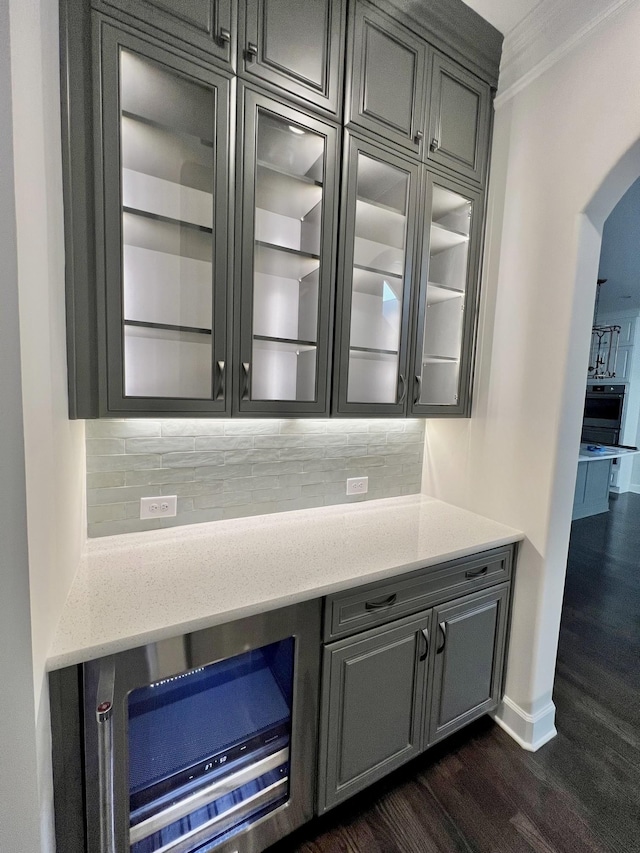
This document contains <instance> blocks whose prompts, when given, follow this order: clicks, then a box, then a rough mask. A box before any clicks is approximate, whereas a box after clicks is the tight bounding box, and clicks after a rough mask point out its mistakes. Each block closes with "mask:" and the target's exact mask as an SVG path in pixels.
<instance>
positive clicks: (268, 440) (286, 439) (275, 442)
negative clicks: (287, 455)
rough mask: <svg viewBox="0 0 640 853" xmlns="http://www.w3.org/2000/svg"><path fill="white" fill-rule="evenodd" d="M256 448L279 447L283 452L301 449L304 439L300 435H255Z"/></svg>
mask: <svg viewBox="0 0 640 853" xmlns="http://www.w3.org/2000/svg"><path fill="white" fill-rule="evenodd" d="M254 440H255V445H256V447H279V448H282V449H283V451H286V450H288V449H289V448H290V447H302V445H303V444H304V437H303V436H301V435H257V436H256V437H255V439H254Z"/></svg>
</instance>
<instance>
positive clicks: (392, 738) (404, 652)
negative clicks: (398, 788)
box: [318, 614, 430, 812]
mask: <svg viewBox="0 0 640 853" xmlns="http://www.w3.org/2000/svg"><path fill="white" fill-rule="evenodd" d="M429 626H430V614H427V615H424V614H423V615H421V616H420V617H419V618H415V617H414V618H412V619H408V620H402V624H398V623H396V625H395V627H393V628H386V629H375V630H374V631H368V632H367V633H366V634H363V635H360V637H358V638H356V639H354V638H351V639H349V640H343V641H340V642H338V643H334V644H332V645H331V646H328V647H327V648H326V649H325V656H324V670H323V673H324V674H323V695H322V717H321V736H320V785H319V804H318V811H319V812H323V811H326V810H327V809H329V808H331V807H332V806H335V805H337V804H338V803H340V802H342V801H343V800H346V799H347V798H348V797H350V796H351V795H352V794H355V793H356V792H357V791H360V790H362V789H363V788H366V787H367V786H368V785H370V784H371V783H372V782H374V781H376V780H377V779H380V778H381V777H382V776H385V775H386V774H387V773H389V772H390V771H391V770H393V769H395V768H396V767H399V766H400V765H401V764H404V762H405V761H408V760H409V759H410V758H413V757H414V756H415V755H417V754H418V753H419V751H420V747H421V743H420V741H421V729H422V710H423V697H424V695H425V687H426V665H427V657H428V650H429Z"/></svg>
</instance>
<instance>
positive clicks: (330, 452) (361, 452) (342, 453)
mask: <svg viewBox="0 0 640 853" xmlns="http://www.w3.org/2000/svg"><path fill="white" fill-rule="evenodd" d="M324 451H325V455H326V456H327V458H328V459H331V458H333V457H345V458H351V457H353V456H366V455H367V447H366V445H364V444H358V445H356V444H354V445H351V446H350V447H344V446H338V447H325V448H324Z"/></svg>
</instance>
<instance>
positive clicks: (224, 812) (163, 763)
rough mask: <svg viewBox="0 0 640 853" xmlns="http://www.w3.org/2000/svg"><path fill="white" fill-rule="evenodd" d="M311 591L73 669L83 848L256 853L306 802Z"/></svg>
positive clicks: (310, 760) (119, 852) (311, 732)
mask: <svg viewBox="0 0 640 853" xmlns="http://www.w3.org/2000/svg"><path fill="white" fill-rule="evenodd" d="M319 648H320V615H319V606H318V605H317V603H310V604H303V605H299V606H296V607H291V608H286V609H285V610H279V611H274V612H273V613H267V614H264V615H261V616H256V617H252V618H250V619H244V620H240V621H238V622H234V623H231V624H229V625H225V626H219V627H215V628H210V629H206V630H203V631H198V632H195V633H191V634H186V635H184V636H181V637H178V638H172V639H170V640H163V641H160V642H157V643H153V644H150V645H147V646H144V647H140V648H137V649H133V650H131V651H126V652H122V653H119V654H117V655H113V656H111V657H108V658H102V659H100V660H98V661H92V662H90V663H87V664H85V665H84V667H83V681H84V687H83V689H84V737H85V780H86V792H87V795H86V831H87V850H88V851H89V853H125V851H130V853H209V851H216V853H257V852H258V851H261V850H263V849H264V848H265V847H267V846H269V845H270V844H272V843H273V842H275V841H276V840H278V839H279V838H281V837H282V836H284V835H286V834H287V833H288V832H290V831H291V830H293V829H294V828H295V827H296V826H298V825H300V824H301V823H303V822H304V821H306V820H308V819H309V818H310V817H311V816H312V814H313V795H314V781H313V780H314V776H315V772H314V769H315V759H314V753H315V743H316V727H317V684H318V667H319Z"/></svg>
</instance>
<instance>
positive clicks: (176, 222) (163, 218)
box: [122, 204, 213, 234]
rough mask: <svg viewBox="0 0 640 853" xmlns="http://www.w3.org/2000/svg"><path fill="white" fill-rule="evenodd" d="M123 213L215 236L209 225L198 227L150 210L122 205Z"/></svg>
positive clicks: (192, 223) (183, 220)
mask: <svg viewBox="0 0 640 853" xmlns="http://www.w3.org/2000/svg"><path fill="white" fill-rule="evenodd" d="M122 212H123V213H130V214H131V215H132V216H144V217H145V219H154V220H155V221H156V222H166V223H167V224H169V225H181V226H182V227H183V228H193V229H195V230H196V231H203V232H204V233H205V234H213V228H210V227H208V226H207V225H198V224H197V223H195V222H188V221H187V220H185V219H176V218H175V217H173V216H164V215H163V214H161V213H153V212H152V211H150V210H142V209H141V208H138V207H131V206H130V205H128V204H124V205H122Z"/></svg>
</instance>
